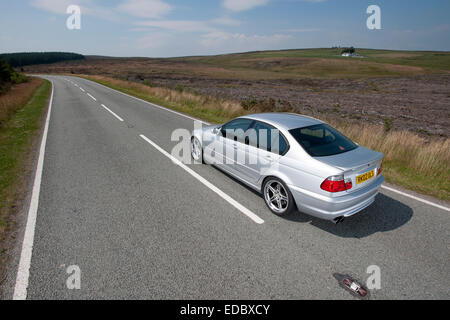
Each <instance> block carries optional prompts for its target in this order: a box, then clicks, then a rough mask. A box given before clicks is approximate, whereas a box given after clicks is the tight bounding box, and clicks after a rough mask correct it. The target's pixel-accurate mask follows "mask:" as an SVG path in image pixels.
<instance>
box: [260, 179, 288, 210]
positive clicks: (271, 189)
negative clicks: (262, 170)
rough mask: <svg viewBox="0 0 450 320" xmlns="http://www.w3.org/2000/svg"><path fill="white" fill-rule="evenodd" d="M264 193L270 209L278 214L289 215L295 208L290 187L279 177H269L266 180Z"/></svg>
mask: <svg viewBox="0 0 450 320" xmlns="http://www.w3.org/2000/svg"><path fill="white" fill-rule="evenodd" d="M263 195H264V200H265V201H266V205H267V206H268V207H269V209H270V211H272V212H273V213H275V214H276V215H278V216H284V215H287V214H289V213H291V212H292V211H293V210H294V209H295V203H294V198H293V197H292V194H291V192H290V191H289V188H288V187H287V186H286V184H285V183H284V182H283V181H281V180H280V179H278V178H275V177H269V178H267V179H266V180H265V181H264V187H263Z"/></svg>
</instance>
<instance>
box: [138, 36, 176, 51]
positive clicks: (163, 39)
mask: <svg viewBox="0 0 450 320" xmlns="http://www.w3.org/2000/svg"><path fill="white" fill-rule="evenodd" d="M167 41H168V35H167V34H164V33H154V34H150V35H147V36H145V37H142V38H140V39H138V42H137V45H138V48H140V49H155V48H161V47H164V46H165V45H167Z"/></svg>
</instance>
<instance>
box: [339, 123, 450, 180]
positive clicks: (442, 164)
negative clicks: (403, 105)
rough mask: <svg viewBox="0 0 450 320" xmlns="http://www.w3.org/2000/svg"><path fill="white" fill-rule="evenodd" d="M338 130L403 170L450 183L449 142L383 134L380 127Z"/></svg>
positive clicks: (340, 127)
mask: <svg viewBox="0 0 450 320" xmlns="http://www.w3.org/2000/svg"><path fill="white" fill-rule="evenodd" d="M338 127H339V129H340V130H341V131H343V133H345V134H346V135H347V136H349V137H350V138H352V139H353V140H355V141H357V142H358V143H359V144H361V145H364V146H366V147H368V148H371V149H375V150H378V151H380V152H383V153H384V154H385V160H386V161H401V162H402V163H403V164H404V165H405V167H407V168H410V169H414V170H417V172H420V173H421V174H423V175H426V176H428V177H431V178H438V177H439V176H441V175H443V174H444V175H445V174H447V178H448V179H447V181H450V177H449V176H448V170H449V166H448V165H449V164H450V139H437V138H436V139H432V140H427V139H425V138H422V137H420V136H418V135H416V134H414V133H411V132H408V131H392V132H388V133H386V132H385V131H384V128H383V127H381V126H357V125H347V126H345V125H344V126H342V125H341V126H339V125H338Z"/></svg>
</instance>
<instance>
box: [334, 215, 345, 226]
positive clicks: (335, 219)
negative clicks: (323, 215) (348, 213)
mask: <svg viewBox="0 0 450 320" xmlns="http://www.w3.org/2000/svg"><path fill="white" fill-rule="evenodd" d="M344 219H345V218H344V217H343V216H340V217H337V218H334V219H333V222H334V223H335V224H338V223H341V222H343V221H344Z"/></svg>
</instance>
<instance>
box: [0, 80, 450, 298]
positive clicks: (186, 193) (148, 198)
mask: <svg viewBox="0 0 450 320" xmlns="http://www.w3.org/2000/svg"><path fill="white" fill-rule="evenodd" d="M46 78H48V79H50V80H52V81H53V83H54V97H53V107H52V113H51V119H50V124H49V128H48V137H47V141H46V148H45V161H44V166H43V171H42V181H41V189H40V194H39V207H38V211H37V220H36V226H35V229H34V231H35V234H34V241H33V251H32V258H31V265H30V269H29V278H28V283H29V285H28V289H27V292H26V297H27V299H123V298H128V299H353V297H352V296H351V295H349V293H348V292H346V291H344V290H343V289H342V288H341V287H339V285H338V283H337V281H336V279H335V278H334V277H333V274H334V273H344V274H350V275H352V276H353V277H355V278H357V279H359V280H360V281H361V282H363V283H365V282H366V279H367V278H368V277H369V274H368V273H367V268H368V267H369V266H371V265H377V266H378V267H379V268H380V271H381V288H380V289H373V290H371V298H372V299H448V298H450V294H449V291H448V288H449V285H450V281H449V279H450V277H449V266H448V254H449V232H448V230H449V212H448V211H445V210H442V209H440V208H436V207H433V206H429V205H427V204H424V203H422V202H419V201H416V200H414V199H411V198H408V197H405V196H403V195H399V194H396V193H394V192H391V191H389V190H383V191H382V192H381V193H380V194H379V195H378V196H377V200H376V201H375V203H374V204H373V205H372V206H370V207H369V208H367V209H365V210H364V211H363V212H361V213H360V214H358V215H356V216H354V217H352V218H349V219H347V220H346V221H345V222H344V223H343V224H339V225H334V224H332V223H330V222H327V221H322V220H319V219H315V218H312V217H309V216H307V215H304V214H300V213H295V214H293V215H291V216H289V217H287V218H279V217H277V216H275V215H273V214H271V213H270V212H269V210H268V209H267V208H266V207H265V204H264V201H263V199H262V198H261V197H260V196H259V195H258V194H256V193H254V192H253V191H251V190H250V189H248V188H246V187H245V186H243V185H242V184H240V183H238V182H237V181H235V180H234V179H232V178H231V177H229V176H227V175H226V174H224V173H222V172H221V171H219V170H217V169H215V168H214V167H211V166H205V165H189V166H188V169H189V170H191V171H192V172H190V171H189V170H187V169H186V168H183V167H180V166H179V165H177V164H175V163H174V162H172V161H171V159H170V158H168V156H167V155H166V154H165V153H164V151H165V152H166V153H170V152H171V150H172V148H173V147H174V146H175V144H176V143H177V142H176V141H171V134H172V132H173V130H175V129H178V128H185V129H188V130H192V129H193V120H192V119H191V118H189V117H183V116H181V115H179V114H177V113H174V112H170V111H167V110H165V109H163V108H158V107H156V106H152V105H151V104H149V103H145V102H143V101H139V100H137V99H133V98H131V97H128V96H126V95H123V94H121V93H119V92H117V91H114V90H111V89H109V88H106V87H103V86H101V85H99V84H96V83H93V82H90V81H88V80H85V79H81V78H76V77H63V76H47V77H46ZM142 136H144V137H146V138H147V139H148V140H150V141H151V142H153V144H151V143H148V141H146V139H143V138H142ZM155 145H156V146H157V147H159V149H158V148H157V147H155ZM199 177H200V178H201V179H204V180H205V181H207V182H208V183H209V184H210V185H213V186H214V187H216V188H217V189H218V190H220V192H221V193H222V194H221V193H220V192H218V191H217V190H214V189H213V188H211V187H210V186H208V185H207V184H205V183H204V182H202V181H201V180H200V179H199ZM224 195H225V196H227V197H229V198H230V199H232V200H233V201H235V202H236V203H237V204H239V205H240V206H241V207H242V208H244V209H246V210H248V212H251V213H253V214H255V215H256V216H257V217H259V218H260V219H261V220H262V221H263V223H255V220H254V219H251V218H249V216H248V215H246V214H245V212H244V211H245V210H244V209H242V210H241V209H239V208H240V207H238V206H233V205H231V203H230V201H228V200H229V199H228V200H227V198H226V197H225V196H224ZM19 245H21V244H19ZM71 265H76V266H78V267H79V269H80V270H81V282H80V284H81V288H80V289H79V290H76V289H75V290H69V289H68V288H67V285H66V280H67V278H68V277H69V274H68V273H67V267H68V266H71ZM16 274H17V269H14V268H12V270H10V272H9V273H8V279H7V281H6V282H5V283H6V284H5V286H6V287H5V288H3V289H4V292H5V293H6V298H11V297H12V294H13V291H14V285H15V277H16Z"/></svg>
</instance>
